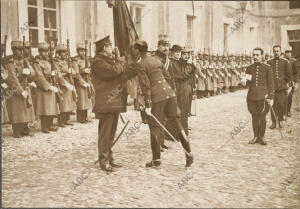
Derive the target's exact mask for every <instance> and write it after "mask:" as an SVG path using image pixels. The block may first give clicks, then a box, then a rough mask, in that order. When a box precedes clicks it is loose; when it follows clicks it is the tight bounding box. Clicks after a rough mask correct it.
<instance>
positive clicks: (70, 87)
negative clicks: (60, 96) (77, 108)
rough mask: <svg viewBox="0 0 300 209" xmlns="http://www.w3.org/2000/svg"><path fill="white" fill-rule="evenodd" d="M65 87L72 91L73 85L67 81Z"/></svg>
mask: <svg viewBox="0 0 300 209" xmlns="http://www.w3.org/2000/svg"><path fill="white" fill-rule="evenodd" d="M66 88H67V89H69V90H70V91H73V88H74V87H73V86H72V85H71V84H69V83H67V84H66Z"/></svg>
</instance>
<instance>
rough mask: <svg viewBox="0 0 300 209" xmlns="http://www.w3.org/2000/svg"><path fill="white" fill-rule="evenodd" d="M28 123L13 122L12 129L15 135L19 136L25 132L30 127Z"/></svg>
mask: <svg viewBox="0 0 300 209" xmlns="http://www.w3.org/2000/svg"><path fill="white" fill-rule="evenodd" d="M27 125H28V123H13V124H11V126H12V130H13V135H14V136H18V135H20V134H21V133H24V132H25V129H26V128H27V127H28V126H27Z"/></svg>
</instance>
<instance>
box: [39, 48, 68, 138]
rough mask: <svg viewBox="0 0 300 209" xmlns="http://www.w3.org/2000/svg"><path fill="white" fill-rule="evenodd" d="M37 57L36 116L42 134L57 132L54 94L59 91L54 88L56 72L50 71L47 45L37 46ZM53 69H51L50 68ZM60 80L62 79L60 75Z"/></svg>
mask: <svg viewBox="0 0 300 209" xmlns="http://www.w3.org/2000/svg"><path fill="white" fill-rule="evenodd" d="M38 50H39V55H38V56H36V57H35V60H34V62H33V68H34V69H35V72H36V78H35V81H36V84H37V90H36V99H37V102H36V114H37V115H38V116H39V117H40V119H41V128H42V132H43V133H49V131H57V127H55V126H54V125H53V119H54V117H57V115H58V114H59V113H60V112H59V107H58V103H57V100H56V96H55V94H56V93H58V91H59V89H58V88H57V87H56V86H55V83H54V78H53V77H54V76H56V74H57V72H56V71H55V70H54V69H51V67H52V66H51V60H50V59H49V45H48V44H47V43H45V42H41V43H39V44H38ZM52 68H53V67H52ZM60 77H61V78H60V79H63V78H62V76H61V75H60Z"/></svg>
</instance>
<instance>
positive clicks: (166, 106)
mask: <svg viewBox="0 0 300 209" xmlns="http://www.w3.org/2000/svg"><path fill="white" fill-rule="evenodd" d="M151 113H152V114H153V115H154V116H155V117H156V118H157V120H158V121H160V123H161V124H164V121H165V119H166V118H168V119H169V121H170V122H171V123H173V124H172V125H171V126H172V127H175V130H177V132H178V133H179V134H178V135H179V140H180V142H181V145H182V146H183V148H184V149H185V150H186V151H187V152H188V153H189V152H191V148H190V144H189V142H188V141H187V139H186V138H184V136H183V135H182V133H181V132H182V131H184V129H183V127H182V124H181V122H180V115H179V113H178V109H177V98H176V97H172V98H170V99H167V100H164V101H161V102H157V103H154V104H153V105H152V109H151ZM147 120H148V125H149V128H150V141H151V149H152V159H153V160H158V159H160V145H161V144H162V143H163V140H164V130H163V129H162V128H161V126H160V125H159V124H158V123H157V122H156V121H155V119H154V118H152V117H151V116H148V119H147Z"/></svg>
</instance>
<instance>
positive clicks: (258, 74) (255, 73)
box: [242, 48, 274, 145]
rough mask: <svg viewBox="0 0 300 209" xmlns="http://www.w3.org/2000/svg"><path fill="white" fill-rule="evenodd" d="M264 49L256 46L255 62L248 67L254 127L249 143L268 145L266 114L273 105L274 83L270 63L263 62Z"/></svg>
mask: <svg viewBox="0 0 300 209" xmlns="http://www.w3.org/2000/svg"><path fill="white" fill-rule="evenodd" d="M262 56H263V50H262V49H261V48H255V49H254V50H253V57H254V64H252V65H250V66H248V67H247V69H246V75H250V77H251V78H249V79H248V85H249V90H248V94H247V106H248V110H249V112H250V113H251V115H252V127H253V132H254V138H253V139H251V140H250V141H249V144H255V143H260V144H261V145H266V141H265V140H264V136H265V130H266V123H267V122H266V115H267V113H268V111H269V105H271V106H272V105H273V98H274V83H273V73H272V70H271V68H270V66H269V65H268V64H265V63H263V62H262ZM242 84H243V85H244V86H245V85H246V78H243V79H242Z"/></svg>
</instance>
